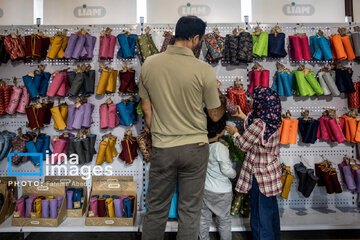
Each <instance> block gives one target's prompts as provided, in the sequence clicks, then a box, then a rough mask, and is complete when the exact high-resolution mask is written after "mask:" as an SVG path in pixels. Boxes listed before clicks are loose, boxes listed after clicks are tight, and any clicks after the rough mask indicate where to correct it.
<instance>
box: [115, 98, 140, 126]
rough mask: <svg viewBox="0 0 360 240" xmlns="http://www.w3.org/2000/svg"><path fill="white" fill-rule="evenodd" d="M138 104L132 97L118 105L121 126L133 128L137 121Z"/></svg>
mask: <svg viewBox="0 0 360 240" xmlns="http://www.w3.org/2000/svg"><path fill="white" fill-rule="evenodd" d="M137 104H138V103H137V102H136V101H135V98H133V97H130V98H129V99H123V100H122V101H121V102H120V103H118V104H116V109H117V113H118V115H119V118H118V119H120V121H119V123H120V125H123V126H131V125H132V124H134V123H135V122H136V121H137V111H136V106H137Z"/></svg>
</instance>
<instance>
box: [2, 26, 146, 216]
mask: <svg viewBox="0 0 360 240" xmlns="http://www.w3.org/2000/svg"><path fill="white" fill-rule="evenodd" d="M106 27H110V28H112V29H113V31H112V35H115V36H116V35H118V34H119V33H121V32H122V31H123V30H128V31H130V32H131V33H134V34H139V26H138V25H136V24H135V25H110V26H109V25H106V26H105V25H98V26H94V25H79V26H44V25H42V26H40V28H37V27H36V26H11V27H8V26H4V27H0V32H1V33H3V34H9V33H10V32H16V29H18V33H19V34H21V35H26V34H32V33H37V32H38V30H39V31H43V32H44V34H45V35H47V36H53V35H54V34H55V33H56V32H57V31H62V29H67V30H68V36H69V35H70V34H71V33H74V32H76V31H78V30H80V29H81V28H85V29H86V30H87V31H88V32H89V33H90V34H91V35H93V36H95V37H96V38H97V41H96V45H95V49H94V58H93V59H91V60H80V61H77V60H73V59H71V60H66V59H54V60H51V59H46V60H43V61H31V62H28V63H23V62H16V63H14V62H11V61H9V62H8V63H7V64H2V65H1V66H0V72H1V74H0V78H4V79H6V80H7V82H8V83H9V84H12V80H10V79H12V78H13V77H17V79H18V80H17V86H23V82H22V76H23V75H26V74H27V73H28V72H30V71H34V70H36V69H37V67H38V65H39V64H43V65H45V66H46V68H45V71H47V72H50V73H53V72H54V71H56V70H62V69H65V68H68V67H70V69H74V68H76V65H77V64H82V63H85V64H90V65H91V66H92V69H94V70H96V77H95V90H96V87H97V85H98V80H99V77H100V72H99V71H98V69H99V63H100V62H104V63H106V64H108V65H109V66H110V67H112V68H114V69H116V70H121V69H122V68H123V62H126V64H127V65H128V67H132V68H134V69H135V71H136V82H138V78H139V77H138V76H139V73H140V67H141V66H140V61H139V59H138V58H137V57H135V58H131V59H120V58H118V57H117V51H118V49H119V45H118V43H117V45H116V47H115V51H114V59H113V60H109V61H99V58H98V53H99V36H100V32H101V31H102V30H103V29H105V28H106ZM51 81H52V78H51V79H50V82H49V86H50V84H51ZM119 86H120V83H119V80H118V81H117V87H116V90H117V89H118V88H119ZM130 96H135V97H136V98H137V99H138V97H137V94H136V93H135V94H121V93H114V94H106V95H92V96H90V97H88V102H89V103H92V104H94V105H95V108H94V112H93V115H92V118H93V120H94V123H93V124H92V125H91V133H93V134H96V135H97V140H96V144H95V149H96V151H97V150H98V148H99V144H100V142H101V137H102V136H103V135H104V134H106V133H110V132H111V133H112V134H113V135H115V136H116V137H117V142H116V149H117V151H118V153H120V152H121V145H120V141H121V139H122V138H123V136H124V132H125V130H126V129H128V128H130V129H131V130H132V132H133V135H134V136H137V135H138V134H140V133H141V131H142V125H143V123H142V121H141V116H139V118H138V121H137V122H136V124H134V125H133V126H131V127H125V126H117V127H116V128H114V129H106V130H103V129H100V116H99V106H100V105H101V104H102V103H104V102H105V101H106V99H108V98H109V97H111V98H112V100H113V102H114V103H119V102H120V101H121V100H122V99H124V98H129V97H130ZM49 99H50V100H52V101H54V106H57V104H58V100H57V98H49ZM74 100H75V98H70V97H66V98H61V103H63V102H66V103H67V104H73V103H74ZM26 122H27V117H26V115H24V114H16V115H5V116H1V117H0V130H5V129H6V130H9V131H13V132H16V130H17V129H18V128H19V127H22V131H23V132H26V131H28V130H30V129H28V128H26V127H25V126H26ZM53 124H54V122H53V119H52V120H51V123H50V125H49V126H45V127H44V129H41V133H46V134H47V135H50V136H53V135H59V134H61V133H63V132H65V131H57V130H55V129H54V128H53ZM66 131H67V132H71V133H73V134H76V133H77V131H72V130H70V131H68V130H66ZM95 161H96V154H95V155H94V157H93V161H92V162H91V163H90V164H86V165H87V166H92V167H94V166H96V163H95ZM44 163H45V162H44ZM106 165H111V166H112V167H113V174H114V175H116V176H119V175H122V176H133V177H134V181H136V182H137V194H138V206H139V210H141V209H142V206H143V205H144V204H143V203H144V197H143V194H142V192H143V191H142V184H143V167H142V157H141V154H140V152H139V156H138V157H137V158H136V159H135V160H134V163H133V164H131V165H126V164H125V163H124V162H122V161H120V160H119V159H118V156H116V157H114V162H113V163H104V164H103V165H102V166H103V167H105V166H106ZM66 167H67V168H68V169H69V167H70V164H67V165H66ZM0 169H1V170H0V175H2V176H4V175H7V174H8V161H7V159H4V160H3V161H2V162H0ZM12 169H13V171H14V172H22V173H24V172H38V171H39V168H38V167H34V166H33V165H32V163H31V162H26V163H23V164H21V165H19V166H13V167H12ZM44 171H45V168H44ZM59 174H60V175H64V172H60V173H59ZM18 179H19V180H33V181H34V180H38V179H39V177H18ZM40 179H43V178H40ZM88 183H89V184H88V186H91V180H89V181H88ZM88 191H89V192H90V187H89V189H88Z"/></svg>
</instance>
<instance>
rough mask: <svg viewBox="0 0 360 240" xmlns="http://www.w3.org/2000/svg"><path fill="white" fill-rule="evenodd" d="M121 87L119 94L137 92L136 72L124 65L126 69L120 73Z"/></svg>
mask: <svg viewBox="0 0 360 240" xmlns="http://www.w3.org/2000/svg"><path fill="white" fill-rule="evenodd" d="M119 78H120V86H119V92H121V93H134V92H135V91H136V90H137V86H136V83H135V70H134V69H132V68H128V67H127V65H126V63H124V69H123V70H121V71H119Z"/></svg>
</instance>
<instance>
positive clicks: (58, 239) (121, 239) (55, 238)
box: [0, 230, 360, 240]
mask: <svg viewBox="0 0 360 240" xmlns="http://www.w3.org/2000/svg"><path fill="white" fill-rule="evenodd" d="M19 239H23V234H7V233H4V234H0V240H19ZM27 239H28V240H66V239H71V240H89V239H96V240H97V239H98V240H104V239H106V240H138V239H140V234H137V233H99V232H98V233H32V234H30V235H29V236H28V237H27ZM175 239H176V233H166V234H165V238H164V240H175ZM210 239H211V240H216V239H220V238H219V236H218V234H217V233H211V235H210ZM232 239H233V240H251V239H252V237H251V233H250V232H241V233H239V232H237V233H233V238H232ZM281 239H282V240H290V239H291V240H299V239H306V240H325V239H347V240H353V239H360V230H337V231H296V232H282V238H281Z"/></svg>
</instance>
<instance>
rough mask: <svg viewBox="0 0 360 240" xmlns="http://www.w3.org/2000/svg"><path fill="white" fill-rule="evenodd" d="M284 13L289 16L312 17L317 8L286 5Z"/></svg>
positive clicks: (303, 5)
mask: <svg viewBox="0 0 360 240" xmlns="http://www.w3.org/2000/svg"><path fill="white" fill-rule="evenodd" d="M282 10H283V13H284V14H285V15H287V16H312V15H314V13H315V8H314V6H313V5H311V4H295V2H292V3H291V4H285V5H284V7H283V9H282Z"/></svg>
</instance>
